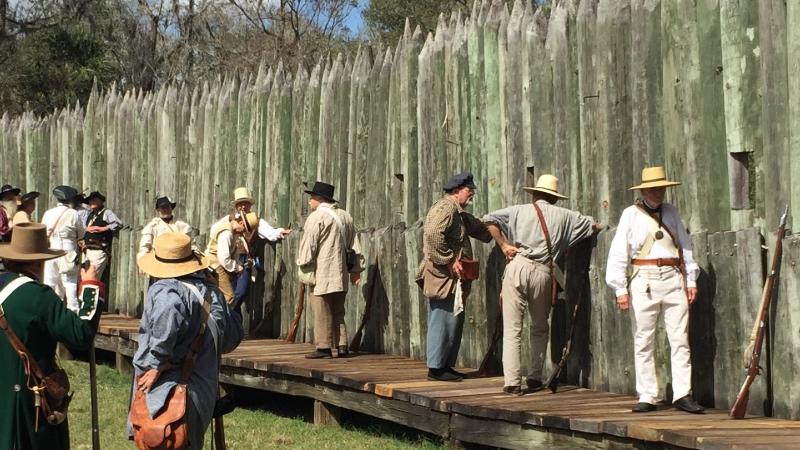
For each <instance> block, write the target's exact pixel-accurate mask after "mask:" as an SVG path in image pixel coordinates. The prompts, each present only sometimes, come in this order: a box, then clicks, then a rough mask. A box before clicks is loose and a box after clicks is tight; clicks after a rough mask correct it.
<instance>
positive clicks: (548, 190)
mask: <svg viewBox="0 0 800 450" xmlns="http://www.w3.org/2000/svg"><path fill="white" fill-rule="evenodd" d="M522 189H523V190H524V191H525V192H530V193H534V192H541V193H543V194H547V195H552V196H553V197H556V198H561V199H568V198H569V197H567V196H566V195H563V194H561V193H560V192H558V178H556V177H555V175H550V174H549V173H546V174H543V175H542V176H540V177H539V179H538V180H536V186H534V187H529V186H526V187H523V188H522Z"/></svg>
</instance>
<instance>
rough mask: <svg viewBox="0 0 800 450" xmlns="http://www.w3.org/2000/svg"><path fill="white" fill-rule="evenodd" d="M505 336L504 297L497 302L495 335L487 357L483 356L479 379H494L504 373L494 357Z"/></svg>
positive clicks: (487, 351) (493, 334)
mask: <svg viewBox="0 0 800 450" xmlns="http://www.w3.org/2000/svg"><path fill="white" fill-rule="evenodd" d="M502 336H503V297H502V296H501V297H499V299H498V300H497V317H496V319H495V321H494V333H492V341H491V342H490V343H489V349H488V350H486V355H484V356H483V360H482V361H481V365H480V367H479V368H478V376H479V377H494V376H498V375H501V374H502V373H503V366H502V364H498V363H497V358H495V357H494V354H495V352H497V343H498V342H500V338H501V337H502Z"/></svg>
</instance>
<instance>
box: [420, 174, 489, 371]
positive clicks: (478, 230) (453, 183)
mask: <svg viewBox="0 0 800 450" xmlns="http://www.w3.org/2000/svg"><path fill="white" fill-rule="evenodd" d="M475 189H476V186H475V182H474V181H473V176H472V173H470V172H462V173H460V174H458V175H455V176H453V177H451V178H450V179H449V180H448V181H447V183H445V185H444V189H443V190H444V193H445V194H444V197H442V198H441V199H440V200H438V201H437V202H436V203H434V204H433V206H431V209H430V210H428V214H427V215H426V216H425V222H424V226H423V239H422V252H423V259H422V262H420V266H419V269H418V270H417V276H416V281H417V284H418V285H419V286H420V287H422V292H423V295H424V296H425V297H426V298H427V299H428V340H427V365H428V379H431V380H437V381H461V380H462V379H463V377H464V376H463V374H461V373H459V372H457V371H456V370H455V365H456V360H457V358H458V350H459V349H460V347H461V335H462V332H463V330H464V314H463V310H464V299H465V298H466V297H467V296H468V295H469V292H470V288H471V283H472V282H471V281H468V280H462V278H463V274H464V266H463V260H472V244H471V243H470V241H469V238H470V236H471V237H474V238H476V239H479V240H481V241H483V242H489V241H490V240H491V239H492V237H491V236H490V235H489V232H488V230H487V229H486V225H484V224H483V223H482V222H481V221H480V220H478V219H476V218H475V217H474V216H473V215H472V214H470V213H468V212H466V211H465V210H464V208H466V207H467V205H469V204H470V202H471V201H472V197H474V196H475Z"/></svg>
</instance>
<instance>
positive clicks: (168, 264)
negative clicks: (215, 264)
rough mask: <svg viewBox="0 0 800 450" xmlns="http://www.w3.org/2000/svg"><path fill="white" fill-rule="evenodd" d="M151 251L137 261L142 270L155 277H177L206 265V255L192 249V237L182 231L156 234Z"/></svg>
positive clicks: (201, 268) (203, 267)
mask: <svg viewBox="0 0 800 450" xmlns="http://www.w3.org/2000/svg"><path fill="white" fill-rule="evenodd" d="M153 250H154V251H152V252H150V253H148V254H146V255H144V256H142V257H141V258H139V261H137V264H138V265H139V268H140V269H141V270H142V272H144V273H146V274H148V275H150V276H153V277H156V278H177V277H181V276H184V275H189V274H190V273H194V272H197V271H198V270H203V269H205V268H206V267H208V257H206V256H205V255H203V254H201V253H195V252H194V251H193V250H192V238H190V237H189V236H187V235H186V234H184V233H164V234H160V235H158V237H157V238H156V240H155V242H154V243H153Z"/></svg>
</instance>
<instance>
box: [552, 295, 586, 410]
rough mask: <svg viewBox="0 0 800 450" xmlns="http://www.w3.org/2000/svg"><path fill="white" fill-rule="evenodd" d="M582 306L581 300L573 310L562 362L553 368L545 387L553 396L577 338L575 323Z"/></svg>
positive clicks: (562, 352) (562, 353)
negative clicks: (573, 340)
mask: <svg viewBox="0 0 800 450" xmlns="http://www.w3.org/2000/svg"><path fill="white" fill-rule="evenodd" d="M580 304H581V302H580V300H578V301H576V302H575V308H573V309H572V323H571V324H570V326H569V338H567V343H566V344H565V345H564V349H563V350H562V351H561V361H559V362H558V364H557V365H556V366H555V367H554V368H553V372H552V373H551V374H550V377H549V378H548V379H547V381H545V382H544V386H546V387H547V388H548V389H550V392H552V393H553V394H555V393H556V392H557V391H558V376H559V375H560V374H561V371H562V370H563V369H564V366H566V365H567V359H568V358H569V354H570V352H571V350H572V338H573V337H574V336H575V328H576V327H575V322H576V321H577V320H576V319H577V318H578V311H579V310H580Z"/></svg>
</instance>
